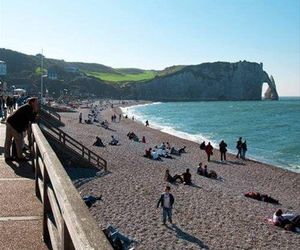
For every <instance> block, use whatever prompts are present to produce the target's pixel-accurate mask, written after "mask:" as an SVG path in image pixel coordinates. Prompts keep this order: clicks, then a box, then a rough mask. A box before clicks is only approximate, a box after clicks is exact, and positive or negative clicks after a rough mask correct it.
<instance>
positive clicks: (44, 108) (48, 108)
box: [40, 104, 61, 121]
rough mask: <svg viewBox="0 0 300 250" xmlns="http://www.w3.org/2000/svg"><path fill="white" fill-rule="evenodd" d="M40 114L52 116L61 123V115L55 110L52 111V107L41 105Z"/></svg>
mask: <svg viewBox="0 0 300 250" xmlns="http://www.w3.org/2000/svg"><path fill="white" fill-rule="evenodd" d="M40 112H41V113H42V112H45V113H46V114H48V115H50V116H52V117H53V118H55V119H56V120H58V121H61V117H60V114H58V113H57V112H55V111H54V110H52V109H51V108H50V107H48V106H47V105H43V104H41V108H40Z"/></svg>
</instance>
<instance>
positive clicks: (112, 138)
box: [109, 135, 119, 146]
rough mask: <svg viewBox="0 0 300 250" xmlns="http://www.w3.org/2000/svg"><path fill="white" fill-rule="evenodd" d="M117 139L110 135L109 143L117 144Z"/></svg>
mask: <svg viewBox="0 0 300 250" xmlns="http://www.w3.org/2000/svg"><path fill="white" fill-rule="evenodd" d="M118 143H119V141H118V140H117V139H116V138H115V137H114V136H113V135H112V136H111V142H110V143H109V144H110V145H112V146H117V145H118Z"/></svg>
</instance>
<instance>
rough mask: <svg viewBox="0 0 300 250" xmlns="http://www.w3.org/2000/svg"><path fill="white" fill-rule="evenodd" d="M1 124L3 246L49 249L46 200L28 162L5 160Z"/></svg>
mask: <svg viewBox="0 0 300 250" xmlns="http://www.w3.org/2000/svg"><path fill="white" fill-rule="evenodd" d="M4 140H5V124H1V123H0V249H18V250H19V249H39V250H40V249H48V248H47V246H46V245H45V244H44V242H43V239H42V203H41V202H40V201H39V200H38V198H37V197H36V196H35V189H34V173H33V172H32V168H31V165H30V164H29V162H28V163H20V164H19V163H17V162H15V161H13V162H5V160H4Z"/></svg>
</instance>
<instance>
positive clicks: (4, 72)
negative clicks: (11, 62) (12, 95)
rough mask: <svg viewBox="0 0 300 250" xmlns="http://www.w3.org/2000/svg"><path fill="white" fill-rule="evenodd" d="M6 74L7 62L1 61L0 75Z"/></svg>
mask: <svg viewBox="0 0 300 250" xmlns="http://www.w3.org/2000/svg"><path fill="white" fill-rule="evenodd" d="M5 75H6V62H3V61H0V76H5Z"/></svg>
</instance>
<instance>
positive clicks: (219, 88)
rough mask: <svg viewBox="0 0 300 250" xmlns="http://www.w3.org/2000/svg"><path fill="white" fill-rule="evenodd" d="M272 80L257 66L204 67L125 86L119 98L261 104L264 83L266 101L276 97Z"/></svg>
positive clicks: (216, 64) (244, 63)
mask: <svg viewBox="0 0 300 250" xmlns="http://www.w3.org/2000/svg"><path fill="white" fill-rule="evenodd" d="M271 79H273V78H271ZM271 79H270V77H269V76H268V74H267V73H266V72H265V71H264V70H263V65H262V64H258V63H252V62H246V61H240V62H237V63H228V62H214V63H203V64H199V65H193V66H185V67H183V68H182V69H181V70H179V71H177V72H175V73H173V74H168V75H166V76H157V77H155V78H154V79H152V80H149V81H144V82H139V83H131V84H128V85H125V86H123V88H121V93H120V94H121V95H122V96H123V98H129V99H144V100H153V101H198V100H203V101H206V100H261V97H262V85H263V83H267V84H268V85H269V88H270V90H268V91H269V94H267V95H266V96H265V97H266V98H269V99H273V100H275V99H278V94H277V91H276V86H275V82H274V80H273V81H272V80H271Z"/></svg>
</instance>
